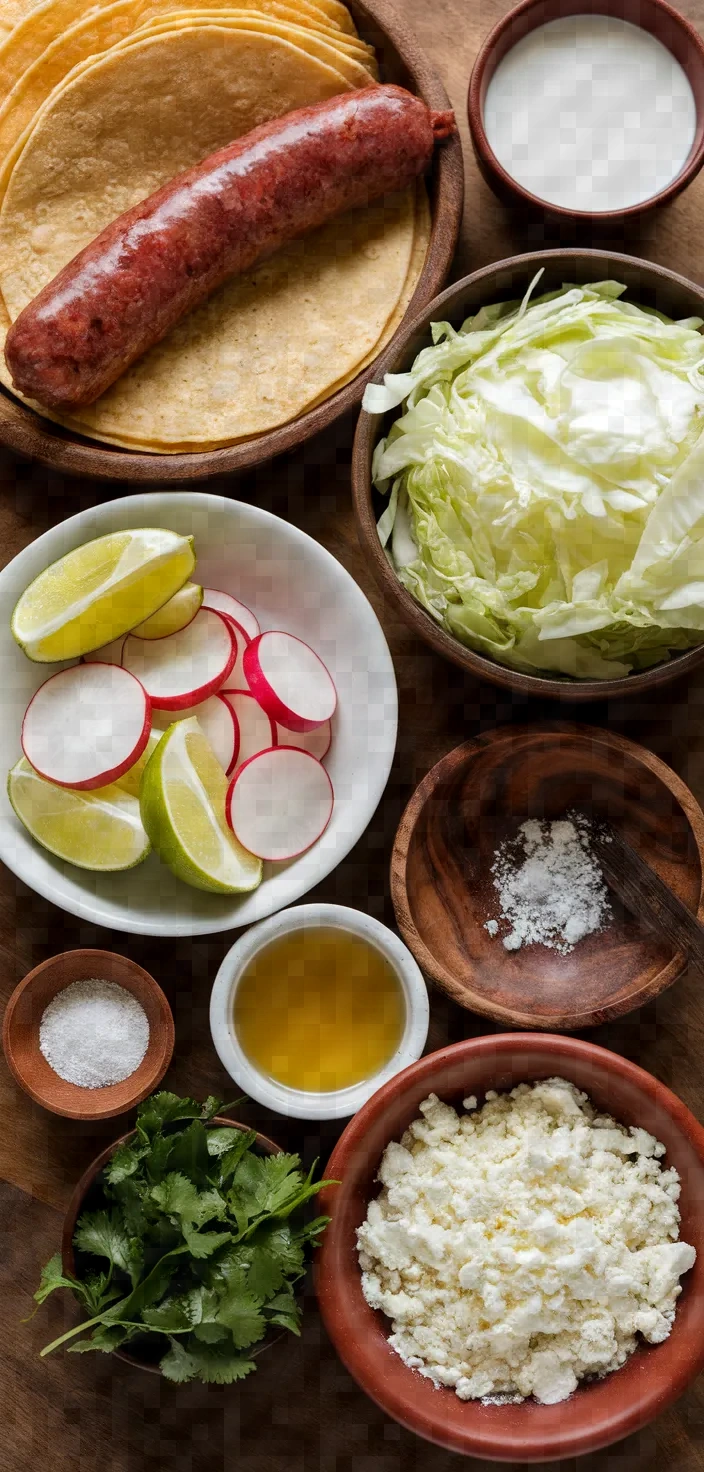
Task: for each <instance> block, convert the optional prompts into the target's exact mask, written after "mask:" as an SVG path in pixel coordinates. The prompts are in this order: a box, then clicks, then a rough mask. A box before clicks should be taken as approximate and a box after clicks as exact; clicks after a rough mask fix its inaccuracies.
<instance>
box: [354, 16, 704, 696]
mask: <svg viewBox="0 0 704 1472" xmlns="http://www.w3.org/2000/svg"><path fill="white" fill-rule="evenodd" d="M529 3H531V4H533V3H537V0H529ZM660 3H662V0H660ZM585 256H588V257H590V258H591V259H592V260H593V262H594V266H595V269H596V270H597V271H598V270H600V269H601V268H602V266H603V267H604V268H605V269H606V270H607V271H609V272H610V273H611V274H612V275H614V274H616V275H617V274H618V269H619V266H626V267H627V268H628V270H629V271H638V272H639V273H641V274H643V273H644V274H645V276H646V277H647V283H646V285H645V289H646V290H647V289H650V288H652V287H653V286H654V284H655V283H656V282H663V281H664V282H666V283H667V284H672V285H673V286H676V287H679V288H681V289H683V290H685V291H687V292H688V293H689V294H690V295H692V296H694V297H696V298H699V304H700V307H701V316H703V317H704V286H699V285H697V283H696V282H694V281H690V280H689V278H688V277H687V276H681V275H680V274H679V272H677V271H670V270H668V268H667V267H666V266H660V265H658V264H657V263H656V262H655V261H648V260H646V259H645V258H644V257H642V256H631V255H625V254H624V253H623V252H622V251H612V250H598V249H596V248H594V247H592V246H569V247H564V248H563V249H555V250H535V251H527V252H526V253H525V254H522V255H516V256H506V257H504V259H503V260H500V261H491V262H490V263H489V264H488V265H487V266H481V267H480V268H479V269H478V270H477V271H471V272H470V274H469V275H468V276H463V277H461V279H460V280H459V281H453V282H452V283H451V285H450V286H446V287H445V288H444V290H443V291H441V292H440V293H439V294H438V295H437V296H436V297H434V298H433V300H432V301H431V302H429V303H428V304H427V306H425V307H423V308H422V309H421V311H419V312H417V313H416V315H415V316H414V317H413V318H408V319H407V320H406V321H405V322H404V323H403V325H402V326H401V327H400V328H399V331H398V332H397V334H396V337H395V338H394V340H393V342H391V343H389V345H388V347H387V348H386V349H385V351H384V353H383V355H382V356H381V357H380V358H379V359H378V362H377V363H376V365H375V369H374V377H373V380H372V381H373V382H374V383H376V384H379V383H383V380H384V376H385V374H387V373H397V372H398V371H399V366H400V364H401V362H402V361H403V359H404V357H405V354H406V350H407V348H408V345H409V343H411V342H412V341H413V339H414V338H421V337H422V338H425V339H427V340H428V341H429V339H430V333H429V327H430V323H431V322H433V321H443V320H444V317H445V315H447V314H446V310H445V309H446V308H447V306H448V303H452V302H454V299H455V298H456V299H457V300H458V301H461V299H462V297H463V296H464V295H465V294H466V293H467V292H468V291H470V290H471V289H472V288H473V287H475V286H477V285H479V284H480V283H481V282H484V281H486V282H489V283H490V282H491V280H492V279H493V278H495V277H497V276H498V275H500V274H503V273H506V272H509V271H515V272H520V273H521V274H522V275H523V276H524V278H525V281H526V286H527V285H528V282H529V281H530V280H531V278H532V276H534V275H535V273H536V271H537V270H539V268H540V267H541V266H544V267H551V266H552V265H553V264H557V262H558V261H562V262H563V266H564V269H565V270H569V266H570V262H571V261H580V260H582V259H583V258H584V257H585ZM591 279H592V280H596V277H593V278H591ZM488 289H489V290H491V286H489V287H488ZM495 289H496V291H500V290H501V289H500V288H499V287H496V288H495ZM627 294H628V295H630V296H631V297H634V296H635V295H636V294H637V293H636V290H635V289H634V288H633V287H628V292H627ZM450 315H454V316H457V312H456V309H455V307H454V305H453V306H451V308H450ZM695 315H699V314H695ZM398 412H399V411H398V410H391V411H390V415H391V416H393V417H394V418H396V417H397V415H398ZM387 418H389V415H388V414H371V413H370V412H369V411H368V410H366V409H364V408H363V409H362V410H361V411H360V414H359V418H358V420H357V428H356V430H355V436H354V444H353V447H352V472H351V483H352V504H353V508H354V518H355V525H356V528H357V537H358V540H359V541H360V543H361V546H362V550H363V551H364V552H366V553H367V554H368V566H369V568H370V571H371V573H372V576H373V577H374V579H375V581H376V582H377V584H378V586H379V587H380V588H381V589H382V591H383V592H384V593H385V594H386V595H387V597H389V598H390V599H391V601H392V602H393V603H394V604H395V605H396V608H397V609H398V612H399V614H400V615H401V618H402V619H403V621H404V623H405V624H406V625H407V626H408V627H409V628H410V629H411V630H412V631H413V632H414V633H415V634H417V635H418V637H419V638H421V639H422V640H423V642H424V643H425V644H427V645H428V646H429V647H430V648H431V649H433V650H434V651H435V652H436V653H437V654H440V655H442V657H443V658H444V659H449V660H450V661H451V663H452V664H455V665H457V666H458V667H459V669H461V670H463V671H464V672H465V674H469V675H471V676H473V677H474V678H475V679H479V680H488V681H489V682H490V683H491V684H492V685H498V686H500V687H501V688H502V689H504V690H512V691H515V692H517V693H518V694H520V695H530V696H538V697H540V698H542V699H545V700H555V701H566V702H567V703H568V704H574V703H582V702H587V701H595V700H611V699H614V698H616V697H618V698H620V697H621V696H623V695H627V696H630V695H636V694H638V693H639V692H642V691H644V690H648V691H651V690H654V689H657V688H658V687H659V686H661V685H669V684H671V683H672V682H673V681H674V680H678V679H681V678H682V677H683V676H684V675H688V674H689V673H690V672H691V671H692V670H693V669H695V668H697V667H698V666H699V665H700V664H701V663H702V662H703V661H704V643H702V644H697V645H694V646H693V648H691V649H686V650H684V651H683V652H682V653H681V654H673V655H671V656H670V658H669V659H664V660H661V661H660V662H659V664H655V665H651V666H650V667H649V668H648V669H646V670H639V671H638V672H637V673H634V674H631V675H619V676H617V677H616V678H615V679H613V680H604V679H589V680H577V679H570V678H569V677H568V676H567V675H563V676H555V677H550V676H548V675H546V674H542V675H541V674H535V675H528V674H525V673H524V672H523V671H520V670H514V669H512V668H511V667H510V666H509V665H503V664H499V662H498V660H494V659H490V658H489V656H488V655H486V654H480V653H479V651H478V650H476V649H473V648H471V647H470V645H469V644H463V643H462V642H461V640H460V639H456V638H455V636H454V635H453V634H450V633H448V631H447V629H446V628H445V627H444V626H443V625H442V624H438V623H436V621H435V619H434V618H432V617H431V615H430V614H429V613H427V612H426V610H425V609H424V608H423V607H422V605H421V604H420V603H417V602H416V600H415V598H413V596H412V594H411V593H409V592H408V591H407V589H406V588H404V586H403V584H402V583H401V581H400V580H399V578H398V577H397V575H396V573H395V572H394V570H393V568H392V567H391V566H390V564H389V562H388V560H387V558H386V554H385V552H384V549H383V548H382V546H381V543H380V541H379V538H378V536H377V534H376V518H375V515H374V510H373V502H372V496H373V491H374V487H373V485H372V480H371V463H372V455H373V453H374V448H375V446H376V442H377V440H378V438H379V437H380V435H381V431H382V425H383V423H384V421H385V420H386V419H387Z"/></svg>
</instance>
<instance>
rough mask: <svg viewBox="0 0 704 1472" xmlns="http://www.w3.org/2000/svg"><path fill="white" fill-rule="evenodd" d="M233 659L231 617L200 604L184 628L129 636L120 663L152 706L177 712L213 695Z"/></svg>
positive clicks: (233, 646) (233, 643)
mask: <svg viewBox="0 0 704 1472" xmlns="http://www.w3.org/2000/svg"><path fill="white" fill-rule="evenodd" d="M236 658H237V643H236V640H235V638H234V637H233V633H232V628H231V625H230V622H229V620H228V619H227V618H225V617H224V615H223V614H221V613H218V612H217V611H216V610H215V609H211V608H202V607H201V608H200V609H199V610H198V613H197V614H196V616H195V618H194V619H193V620H192V621H191V623H190V624H187V625H186V627H185V629H179V631H178V633H177V634H168V635H167V636H166V638H164V639H137V638H135V636H134V635H133V634H129V635H128V636H127V638H126V640H125V647H124V650H123V654H122V663H123V666H124V668H125V669H128V670H130V671H131V672H132V673H133V674H134V675H136V676H137V678H138V679H139V680H141V681H142V684H143V685H144V687H145V689H146V691H147V693H148V694H149V696H150V698H151V701H152V705H153V706H154V708H155V709H156V710H173V711H181V710H186V709H187V708H188V706H191V705H201V704H202V703H203V702H204V701H205V700H207V699H208V697H209V696H210V695H214V694H215V693H216V692H217V691H218V690H219V688H220V686H221V685H222V684H223V683H224V682H225V681H226V680H227V679H228V677H229V675H230V674H231V672H232V669H233V666H234V663H235V660H236Z"/></svg>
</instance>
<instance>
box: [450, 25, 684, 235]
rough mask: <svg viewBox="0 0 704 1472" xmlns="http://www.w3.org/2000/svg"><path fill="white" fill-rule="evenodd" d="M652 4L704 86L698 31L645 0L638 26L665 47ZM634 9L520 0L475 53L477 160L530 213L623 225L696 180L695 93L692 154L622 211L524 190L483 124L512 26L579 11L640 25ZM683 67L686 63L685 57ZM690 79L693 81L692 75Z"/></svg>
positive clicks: (472, 106) (472, 94)
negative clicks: (652, 21)
mask: <svg viewBox="0 0 704 1472" xmlns="http://www.w3.org/2000/svg"><path fill="white" fill-rule="evenodd" d="M648 7H651V8H652V10H653V11H660V12H661V13H662V15H663V16H664V17H666V18H667V21H668V23H669V25H670V26H671V27H677V28H678V29H679V30H680V31H681V33H682V41H683V49H688V50H689V54H690V57H691V63H690V64H691V66H692V70H694V68H695V66H696V67H698V71H699V74H700V76H701V78H702V83H703V85H704V42H703V41H702V38H701V36H700V35H699V32H698V31H696V30H695V28H694V26H692V25H690V23H689V21H688V20H686V19H685V17H684V16H683V15H681V14H680V12H679V11H678V10H675V9H674V8H673V6H672V5H668V3H667V0H647V3H646V4H643V3H642V0H641V5H640V18H639V21H638V22H637V24H639V25H640V27H641V29H642V30H645V31H648V32H649V33H650V34H651V35H654V36H656V39H657V40H660V41H661V42H662V44H663V45H667V43H666V42H665V41H663V40H662V37H661V36H659V35H657V32H656V31H655V30H654V29H653V28H652V27H651V26H650V25H649V24H648V23H647V22H648ZM546 8H552V9H554V11H555V14H554V15H545V14H544V12H545V10H546ZM632 9H633V7H632V6H628V4H624V0H587V3H584V0H570V3H568V5H567V6H565V5H564V3H563V4H562V5H561V4H560V3H553V4H552V5H550V0H548V3H547V7H546V0H520V3H519V4H518V5H515V6H514V7H513V9H512V10H510V11H509V12H508V14H507V15H505V16H503V18H502V19H501V20H500V21H498V22H497V24H496V25H495V26H494V28H493V30H491V31H490V32H489V35H488V36H487V38H486V40H485V41H484V42H483V44H482V46H481V49H480V51H479V52H478V54H477V58H476V60H475V63H474V66H473V68H472V73H471V76H470V80H469V90H468V93H467V119H468V122H469V132H470V137H471V140H472V146H473V148H474V151H475V154H476V156H477V160H478V162H479V163H480V165H481V167H482V171H483V172H484V175H485V177H486V178H487V180H488V182H489V183H490V184H491V185H492V187H493V186H494V183H496V185H497V187H498V190H499V192H500V193H501V194H502V195H503V197H506V196H507V195H508V196H510V195H513V196H514V199H515V201H516V202H519V203H520V204H522V205H524V206H526V207H527V208H529V209H530V210H531V211H532V212H542V213H544V214H547V215H552V216H556V217H557V218H559V219H563V220H571V221H574V222H576V223H578V224H584V225H601V226H604V227H605V228H608V227H609V226H614V225H617V226H618V225H620V224H621V222H622V221H623V220H629V219H633V218H637V217H638V216H639V215H642V214H644V213H645V212H646V211H649V210H652V209H657V208H659V207H660V205H664V204H668V203H669V202H670V201H671V200H673V199H675V198H676V196H677V195H678V194H681V192H682V190H683V189H686V188H687V187H688V185H689V184H691V183H692V180H693V179H695V178H696V176H697V174H698V173H699V171H700V169H701V167H702V164H704V128H703V127H702V116H701V104H700V101H699V99H698V97H697V95H696V92H695V102H696V107H697V124H698V126H697V131H696V134H695V139H694V142H693V144H692V147H691V149H690V152H689V155H688V157H687V158H686V159H685V161H684V163H683V165H682V168H681V169H680V172H679V174H676V175H675V178H674V179H672V180H671V181H670V183H669V184H666V185H665V186H664V188H663V189H660V190H658V192H657V194H652V195H651V196H650V197H649V198H648V199H644V200H641V201H640V202H639V203H638V204H633V205H628V206H627V208H626V209H622V210H575V209H568V208H567V207H566V206H564V205H558V204H551V203H550V202H549V201H548V200H545V199H542V198H541V197H540V195H538V194H533V193H531V191H530V190H529V189H525V188H524V186H523V185H522V184H519V182H518V180H517V179H515V178H514V176H513V174H510V173H509V172H508V170H507V169H505V168H504V166H503V164H502V163H500V162H499V159H498V158H497V157H496V154H495V153H494V150H493V148H492V147H491V144H490V143H489V139H488V137H487V134H486V129H485V127H484V100H485V97H486V89H487V87H488V85H489V82H490V81H491V78H492V76H493V74H494V72H495V70H496V68H497V66H498V64H499V62H500V61H501V60H502V59H503V56H504V55H505V54H506V50H508V49H510V47H508V48H506V49H504V48H505V42H506V40H507V33H509V32H510V31H511V30H512V29H513V28H514V26H515V25H516V23H517V22H518V23H519V24H520V25H521V32H522V34H527V32H528V31H529V30H533V29H537V27H538V26H540V25H544V24H546V23H547V22H548V21H550V20H556V19H557V18H558V17H562V16H563V15H567V14H574V15H577V14H580V15H581V14H584V13H586V14H589V15H608V16H613V17H618V18H620V19H623V20H630V21H631V24H636V22H634V21H633V20H632V13H631V12H632ZM627 10H628V11H629V14H628V15H627V14H626V13H625V12H626V11H627ZM532 11H535V12H536V13H537V15H536V21H535V25H534V26H527V25H526V24H525V22H526V20H527V18H529V17H530V15H531V12H532ZM667 49H668V50H670V49H671V48H670V47H667ZM497 53H498V54H497ZM673 55H674V53H673ZM676 60H679V58H676ZM680 65H682V62H681V60H680ZM689 80H690V82H691V77H690V78H689ZM693 90H694V89H693Z"/></svg>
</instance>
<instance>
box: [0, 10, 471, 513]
mask: <svg viewBox="0 0 704 1472" xmlns="http://www.w3.org/2000/svg"><path fill="white" fill-rule="evenodd" d="M347 3H348V5H349V9H350V11H351V12H352V16H353V18H354V21H355V24H356V25H357V28H358V30H359V33H360V35H361V36H362V37H363V38H364V40H366V41H368V42H370V44H371V45H373V46H374V47H375V49H376V51H377V55H378V59H379V65H380V72H381V77H382V80H383V81H386V82H396V83H399V84H400V85H402V86H405V87H408V89H409V91H411V92H414V93H416V94H417V95H418V96H419V97H422V98H423V100H424V101H425V102H426V103H427V104H428V106H429V107H431V108H433V109H437V110H438V111H443V110H444V109H446V108H448V107H449V106H450V103H449V100H448V97H447V93H446V91H445V88H444V86H443V84H442V82H441V80H440V78H439V76H438V75H437V72H436V71H435V69H434V68H433V67H432V66H431V65H430V63H429V61H428V60H427V57H426V56H425V54H424V52H423V50H422V49H421V47H420V46H419V44H418V42H417V40H416V38H415V36H414V34H413V31H412V30H410V29H409V27H408V26H407V24H406V22H405V20H404V19H403V17H402V14H401V13H400V12H397V11H396V10H395V9H394V8H393V7H392V5H389V4H388V3H387V0H347ZM428 187H429V195H430V206H431V211H432V233H431V237H430V243H429V247H428V254H427V256H426V261H425V266H424V268H423V272H422V275H421V277H420V280H419V282H418V285H417V287H416V290H415V293H414V295H413V299H412V301H411V303H410V305H409V308H408V312H407V314H406V317H409V316H414V315H415V313H416V312H418V311H419V310H420V309H421V307H423V306H424V305H425V303H426V302H428V301H430V299H431V297H433V296H434V295H435V293H436V292H437V291H439V290H440V288H441V286H442V285H443V282H444V281H445V279H446V277H447V274H448V271H449V269H450V264H451V261H452V257H453V254H454V250H455V245H456V242H457V235H458V233H459V228H460V222H461V219H462V204H463V197H464V163H463V159H462V146H461V143H460V140H459V135H455V137H454V138H451V139H448V141H447V142H446V143H443V144H442V146H441V147H439V148H437V149H436V151H435V158H434V161H433V168H432V172H431V175H430V178H429V180H428ZM404 320H405V319H404ZM400 330H401V329H399V331H400ZM397 335H398V334H397ZM395 340H396V339H395V338H394V339H393V341H395ZM374 372H375V364H371V365H370V366H369V367H367V368H365V369H364V370H363V371H362V372H361V373H360V374H359V375H358V377H357V378H355V379H353V380H352V382H351V383H348V384H346V385H345V386H344V387H343V388H341V389H340V390H339V392H338V393H335V394H333V395H332V397H331V398H328V399H325V400H324V402H323V403H321V404H318V405H317V406H316V407H315V408H313V409H309V410H308V411H307V412H306V413H303V414H301V415H300V416H299V417H298V418H297V419H294V420H292V421H291V422H290V423H289V424H284V425H282V426H281V427H280V428H279V429H273V430H271V431H269V432H268V433H266V434H261V435H257V436H255V437H254V438H251V439H248V440H243V441H241V442H240V443H239V444H237V445H231V446H229V447H228V448H226V449H220V450H205V451H201V452H198V453H190V454H177V455H160V454H148V453H142V452H133V451H129V450H121V449H118V448H116V447H114V446H110V445H101V444H100V442H99V441H97V440H90V439H87V438H84V437H83V436H82V435H79V434H75V433H74V432H72V431H71V430H66V429H62V428H61V427H60V426H59V425H55V424H52V423H51V421H50V420H48V419H43V418H41V417H40V416H39V415H38V414H36V413H35V412H34V411H33V410H32V409H28V408H26V407H25V406H24V405H23V404H21V403H20V402H19V401H18V400H17V399H15V398H13V397H12V395H11V394H9V393H7V392H6V391H5V390H4V389H2V388H0V444H2V445H5V446H7V448H8V449H10V450H15V451H16V452H18V453H19V454H21V455H28V456H31V458H32V459H34V460H38V461H39V462H40V464H42V465H47V466H48V467H49V468H50V469H51V470H57V471H61V472H62V473H64V474H67V475H72V476H90V477H91V479H93V480H102V481H111V480H119V481H131V482H134V483H138V484H140V485H158V486H165V485H174V484H183V483H184V482H186V481H188V482H191V481H202V480H207V479H208V478H209V477H211V476H215V475H229V474H231V473H232V472H233V471H240V470H247V469H250V468H251V467H252V466H255V465H261V464H263V463H265V462H266V461H267V460H271V459H273V457H274V456H275V455H281V454H283V453H284V452H285V451H288V450H292V449H294V448H295V447H296V446H297V445H301V444H303V443H304V442H305V441H306V440H309V439H311V438H312V436H313V435H315V434H317V433H318V432H319V431H320V430H322V429H326V428H327V427H328V425H330V424H332V423H334V421H335V420H336V419H339V418H340V416H341V415H342V414H345V413H346V412H347V411H348V410H349V409H354V408H356V407H357V406H358V404H359V403H360V402H361V399H362V394H363V392H364V388H365V385H366V384H367V382H368V381H369V379H370V378H372V377H373V376H374Z"/></svg>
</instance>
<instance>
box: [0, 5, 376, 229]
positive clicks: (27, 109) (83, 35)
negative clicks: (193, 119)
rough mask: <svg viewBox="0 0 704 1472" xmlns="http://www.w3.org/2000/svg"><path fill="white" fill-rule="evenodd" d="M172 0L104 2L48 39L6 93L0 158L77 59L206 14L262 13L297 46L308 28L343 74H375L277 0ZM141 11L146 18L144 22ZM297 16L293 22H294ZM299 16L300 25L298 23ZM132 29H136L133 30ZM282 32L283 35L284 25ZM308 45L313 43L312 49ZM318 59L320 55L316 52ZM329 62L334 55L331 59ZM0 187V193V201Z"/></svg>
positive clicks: (370, 64)
mask: <svg viewBox="0 0 704 1472" xmlns="http://www.w3.org/2000/svg"><path fill="white" fill-rule="evenodd" d="M172 3H173V0H146V5H145V0H117V3H116V4H113V5H109V6H106V7H105V8H104V9H101V10H97V11H95V12H91V13H89V15H88V16H87V17H86V18H85V19H84V20H81V21H80V22H78V23H77V24H76V25H74V26H71V27H70V28H69V29H68V30H67V31H65V32H64V33H63V35H62V36H60V37H59V39H58V40H56V41H54V42H53V44H52V45H51V46H49V47H47V49H46V50H45V51H44V52H43V53H42V54H41V56H40V57H39V58H38V60H37V61H36V62H35V63H34V65H33V66H30V67H29V68H28V69H27V70H26V71H25V73H24V75H23V76H22V77H21V78H20V80H19V81H18V82H17V83H16V84H15V86H14V87H13V89H12V91H11V92H10V93H9V95H8V96H7V97H6V98H5V100H4V102H3V103H2V106H0V159H2V158H7V156H8V154H10V153H11V151H12V150H13V149H14V148H15V145H16V144H17V142H18V140H19V139H21V138H22V135H23V133H24V132H25V130H26V129H27V128H29V127H31V125H32V124H33V121H34V118H35V116H36V114H37V112H38V111H39V109H40V107H42V106H43V104H44V102H45V101H46V100H47V98H48V97H49V96H50V94H51V93H52V92H53V91H54V89H55V88H56V87H57V86H60V85H61V84H62V83H63V82H64V81H65V79H66V77H67V76H68V75H69V73H70V72H71V71H72V70H73V68H74V67H75V66H77V65H79V64H80V63H81V62H83V61H86V60H87V59H88V58H91V59H92V58H93V57H95V56H96V54H98V53H100V52H104V51H107V50H109V49H110V48H112V47H113V46H115V45H118V44H120V43H121V42H125V41H129V39H130V38H131V37H132V36H134V37H135V39H137V38H138V37H139V36H143V35H144V33H145V31H146V30H147V29H149V32H150V33H151V31H152V29H153V28H156V27H161V26H163V25H165V24H166V23H169V24H171V23H173V25H174V26H176V25H181V24H184V23H185V24H197V23H198V21H199V18H200V17H201V16H202V17H203V18H205V17H208V18H210V19H213V20H216V22H217V18H218V16H219V15H221V16H222V19H223V22H226V23H228V24H230V23H231V22H232V21H233V20H236V21H237V23H238V24H239V23H242V21H244V20H248V21H249V22H250V26H249V28H250V29H251V28H252V24H254V25H256V23H257V22H258V21H259V20H260V19H263V18H264V17H267V18H268V20H269V21H270V22H273V23H274V24H276V23H277V22H279V21H282V22H284V25H291V24H297V29H296V34H295V35H294V34H291V35H289V36H288V38H289V39H291V40H293V41H294V42H296V41H297V43H298V44H299V45H303V49H306V46H305V42H304V40H303V35H302V31H311V33H312V36H313V38H315V39H317V40H319V41H321V42H325V44H326V45H327V46H332V47H333V49H334V51H336V52H337V51H339V53H340V69H341V70H342V72H343V75H348V73H347V62H348V61H349V62H351V63H356V64H357V65H358V66H362V67H364V68H365V70H366V71H367V72H368V74H369V76H370V77H372V78H375V77H376V75H377V71H376V64H375V61H374V53H373V51H372V50H371V48H370V47H367V46H366V45H365V43H364V42H363V41H359V40H357V39H356V38H354V37H350V36H345V35H343V34H342V32H341V31H339V30H336V29H334V28H333V27H332V26H327V27H324V26H322V25H321V26H318V25H317V23H313V22H310V23H309V22H308V20H307V19H306V18H305V17H302V16H301V15H300V14H299V12H297V11H296V10H294V9H292V8H291V6H289V5H281V4H279V3H278V0H252V7H251V8H248V9H247V10H239V11H237V10H230V9H228V10H224V9H223V10H222V11H220V12H219V11H218V10H216V9H214V10H208V11H205V10H203V11H198V10H193V9H191V10H188V11H183V12H178V13H176V14H173V13H172V12H171V11H170V10H169V9H168V7H169V5H170V4H172ZM145 9H146V14H147V17H148V18H147V19H146V20H145V18H144V15H145ZM296 17H298V23H296ZM301 20H303V27H301V24H300V22H301ZM135 27H137V29H135ZM281 34H282V35H284V36H286V35H288V32H287V31H286V30H285V29H284V30H282V32H281ZM313 49H314V47H313ZM319 54H321V56H322V59H323V60H325V59H326V58H325V56H324V55H322V53H319ZM331 64H332V65H335V59H333V60H332V61H331ZM349 80H351V81H352V82H353V84H354V85H359V86H362V85H364V82H365V80H366V78H363V77H362V76H361V73H356V72H354V71H353V70H350V72H349ZM10 171H11V170H10V169H3V170H2V175H3V177H5V178H7V177H9V172H10ZM1 198H2V191H0V200H1Z"/></svg>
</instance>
